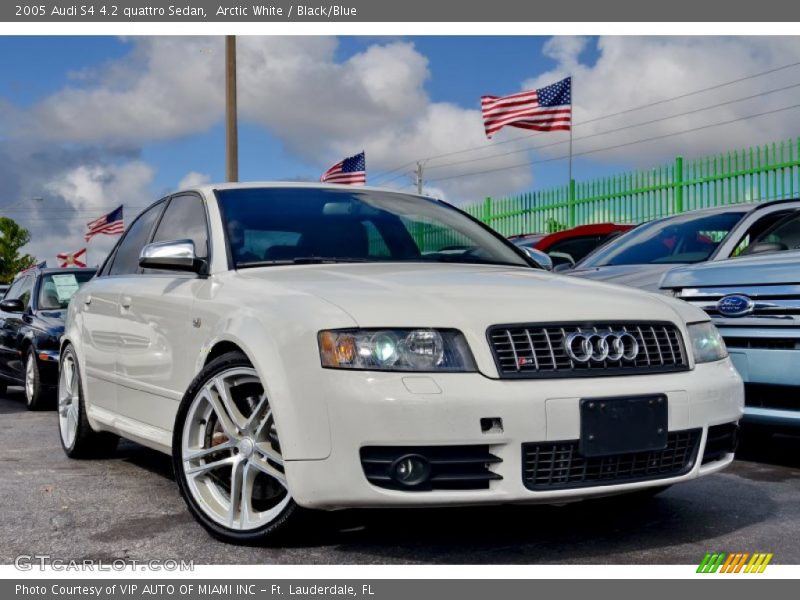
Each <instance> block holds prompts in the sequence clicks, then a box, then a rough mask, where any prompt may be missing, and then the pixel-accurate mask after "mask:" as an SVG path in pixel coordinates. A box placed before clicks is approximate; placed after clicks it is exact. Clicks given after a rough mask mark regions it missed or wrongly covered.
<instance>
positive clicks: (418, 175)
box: [414, 160, 423, 196]
mask: <svg viewBox="0 0 800 600" xmlns="http://www.w3.org/2000/svg"><path fill="white" fill-rule="evenodd" d="M422 168H423V167H422V161H421V160H418V161H417V168H416V169H415V170H414V179H415V181H416V183H417V194H419V195H420V196H421V195H422V183H423V180H422Z"/></svg>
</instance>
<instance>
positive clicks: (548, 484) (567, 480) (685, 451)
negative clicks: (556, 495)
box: [522, 429, 702, 490]
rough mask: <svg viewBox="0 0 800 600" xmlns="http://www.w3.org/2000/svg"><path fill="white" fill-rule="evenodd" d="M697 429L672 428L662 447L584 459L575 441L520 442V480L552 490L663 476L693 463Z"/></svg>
mask: <svg viewBox="0 0 800 600" xmlns="http://www.w3.org/2000/svg"><path fill="white" fill-rule="evenodd" d="M701 431H702V430H700V429H688V430H685V431H673V432H670V433H669V434H668V436H667V447H666V448H665V449H664V450H652V451H646V452H634V453H630V454H615V455H611V456H596V457H591V458H587V457H585V456H582V455H581V454H579V453H578V440H570V441H566V442H535V443H530V444H523V445H522V480H523V483H524V484H525V487H527V488H528V489H530V490H555V489H563V488H579V487H591V486H597V485H614V484H618V483H630V482H632V481H644V480H647V479H664V478H667V477H677V476H679V475H683V474H685V473H688V472H689V471H690V470H691V468H692V466H693V465H694V461H695V458H696V456H697V447H698V445H699V442H700V434H701Z"/></svg>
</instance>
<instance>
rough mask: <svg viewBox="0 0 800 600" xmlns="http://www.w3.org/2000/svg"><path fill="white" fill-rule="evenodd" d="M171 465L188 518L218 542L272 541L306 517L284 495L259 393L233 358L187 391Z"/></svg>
mask: <svg viewBox="0 0 800 600" xmlns="http://www.w3.org/2000/svg"><path fill="white" fill-rule="evenodd" d="M173 465H174V468H175V475H176V478H177V480H178V487H179V489H180V492H181V495H182V496H183V498H184V500H185V501H186V504H187V505H188V507H189V509H190V511H191V512H192V514H193V515H194V517H195V518H196V519H197V520H198V521H199V522H200V524H201V525H203V527H205V528H206V530H208V531H209V533H211V535H213V536H214V537H216V538H218V539H221V540H223V541H226V542H232V543H237V544H262V543H267V542H273V541H277V540H278V539H281V538H283V537H284V536H286V535H287V534H288V533H290V532H291V530H293V529H296V528H297V526H298V525H299V522H300V521H301V520H302V519H303V516H304V514H305V512H306V511H304V509H302V508H300V507H299V506H297V504H296V503H295V502H294V500H293V499H292V497H291V494H290V492H289V486H288V483H287V480H286V474H285V471H284V466H283V465H284V463H283V456H282V455H281V447H280V442H279V440H278V430H277V426H276V423H275V418H274V415H273V412H272V407H271V405H270V402H269V399H268V398H267V396H266V394H265V392H264V387H263V385H262V384H261V380H260V379H259V376H258V374H257V373H256V370H255V369H254V368H253V367H252V365H251V364H250V362H249V361H248V360H247V357H245V356H244V355H243V354H241V353H239V352H231V353H228V354H225V355H223V356H221V357H219V358H217V359H215V360H213V361H212V362H211V363H210V364H209V365H208V366H206V367H205V368H204V369H203V370H202V371H201V372H200V374H199V375H198V376H197V378H196V379H195V381H194V382H193V383H192V385H191V387H190V388H189V390H188V391H187V392H186V395H185V396H184V398H183V401H182V402H181V406H180V408H179V409H178V415H177V420H176V424H175V431H174V434H173Z"/></svg>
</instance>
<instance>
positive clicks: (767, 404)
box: [744, 383, 800, 411]
mask: <svg viewBox="0 0 800 600" xmlns="http://www.w3.org/2000/svg"><path fill="white" fill-rule="evenodd" d="M744 404H745V406H753V407H757V408H774V409H778V410H797V411H800V387H798V386H795V385H768V384H764V383H746V384H745V385H744Z"/></svg>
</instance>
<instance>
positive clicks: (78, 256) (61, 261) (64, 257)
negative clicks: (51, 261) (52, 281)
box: [56, 248, 86, 268]
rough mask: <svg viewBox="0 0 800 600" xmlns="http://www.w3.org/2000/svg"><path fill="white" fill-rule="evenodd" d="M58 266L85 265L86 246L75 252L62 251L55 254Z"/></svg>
mask: <svg viewBox="0 0 800 600" xmlns="http://www.w3.org/2000/svg"><path fill="white" fill-rule="evenodd" d="M56 258H57V259H58V266H59V267H62V268H63V267H85V266H86V248H81V249H80V250H78V251H77V252H62V253H61V254H57V255H56Z"/></svg>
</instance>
